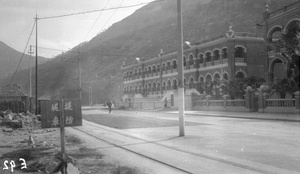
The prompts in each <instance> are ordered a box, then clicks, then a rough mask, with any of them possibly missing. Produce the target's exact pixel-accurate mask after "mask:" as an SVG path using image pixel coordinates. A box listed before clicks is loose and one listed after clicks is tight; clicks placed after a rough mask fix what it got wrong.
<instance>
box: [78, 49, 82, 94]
mask: <svg viewBox="0 0 300 174" xmlns="http://www.w3.org/2000/svg"><path fill="white" fill-rule="evenodd" d="M79 54H80V52H79V49H78V70H79V72H78V73H79V74H78V78H79V89H78V90H79V100H81V61H80V56H79Z"/></svg>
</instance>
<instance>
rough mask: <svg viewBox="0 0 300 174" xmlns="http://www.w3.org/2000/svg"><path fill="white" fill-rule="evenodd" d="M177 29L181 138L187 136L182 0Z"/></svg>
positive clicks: (178, 0)
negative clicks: (185, 129)
mask: <svg viewBox="0 0 300 174" xmlns="http://www.w3.org/2000/svg"><path fill="white" fill-rule="evenodd" d="M177 27H178V51H177V53H178V57H177V62H178V67H177V68H178V98H179V101H178V110H179V112H178V113H179V136H181V137H182V136H185V131H184V127H185V121H184V74H183V59H182V57H183V45H182V43H183V33H182V12H181V0H177Z"/></svg>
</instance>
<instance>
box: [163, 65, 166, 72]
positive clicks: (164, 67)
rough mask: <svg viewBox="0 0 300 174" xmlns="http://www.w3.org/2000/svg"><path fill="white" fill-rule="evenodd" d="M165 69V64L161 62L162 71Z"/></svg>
mask: <svg viewBox="0 0 300 174" xmlns="http://www.w3.org/2000/svg"><path fill="white" fill-rule="evenodd" d="M165 70H166V64H165V63H163V64H162V71H165Z"/></svg>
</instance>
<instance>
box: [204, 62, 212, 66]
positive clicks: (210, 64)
mask: <svg viewBox="0 0 300 174" xmlns="http://www.w3.org/2000/svg"><path fill="white" fill-rule="evenodd" d="M205 65H206V66H212V65H213V64H212V62H206V64H205Z"/></svg>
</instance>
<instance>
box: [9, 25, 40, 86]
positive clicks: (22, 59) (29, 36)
mask: <svg viewBox="0 0 300 174" xmlns="http://www.w3.org/2000/svg"><path fill="white" fill-rule="evenodd" d="M35 24H36V22H34V24H33V26H32V29H31V32H30V35H29V37H28V40H27V43H26V46H25V48H24V51H23V53H22V56H21V58H20V61H19V64H18V66H17V69H16V70H15V72H14V75H13V76H12V78H11V79H10V82H9V84H8V85H10V84H11V82H12V81H13V80H14V78H15V76H16V74H17V72H18V70H19V67H20V65H21V62H22V60H23V57H24V55H25V51H26V49H27V46H28V43H29V41H30V38H31V36H32V33H33V29H34V27H35Z"/></svg>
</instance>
